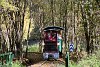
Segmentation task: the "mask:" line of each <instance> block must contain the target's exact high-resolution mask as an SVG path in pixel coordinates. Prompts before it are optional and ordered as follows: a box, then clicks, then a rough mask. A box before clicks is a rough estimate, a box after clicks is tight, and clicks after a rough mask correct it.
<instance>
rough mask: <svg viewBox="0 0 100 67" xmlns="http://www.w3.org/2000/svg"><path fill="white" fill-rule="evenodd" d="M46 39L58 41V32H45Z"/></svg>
mask: <svg viewBox="0 0 100 67" xmlns="http://www.w3.org/2000/svg"><path fill="white" fill-rule="evenodd" d="M44 38H45V41H57V34H56V32H52V31H50V32H45V34H44Z"/></svg>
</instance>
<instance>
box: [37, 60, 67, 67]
mask: <svg viewBox="0 0 100 67" xmlns="http://www.w3.org/2000/svg"><path fill="white" fill-rule="evenodd" d="M59 64H62V65H64V64H65V63H64V62H63V61H60V60H50V61H47V60H45V61H43V62H42V63H41V64H40V65H39V67H58V66H59Z"/></svg>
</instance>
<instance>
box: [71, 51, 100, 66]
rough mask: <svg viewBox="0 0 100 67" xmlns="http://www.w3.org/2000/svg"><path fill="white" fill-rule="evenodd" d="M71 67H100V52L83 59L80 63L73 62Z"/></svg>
mask: <svg viewBox="0 0 100 67" xmlns="http://www.w3.org/2000/svg"><path fill="white" fill-rule="evenodd" d="M70 67H100V51H97V52H96V53H94V54H92V55H90V56H88V57H87V58H85V59H81V60H80V61H78V63H75V62H73V61H71V62H70Z"/></svg>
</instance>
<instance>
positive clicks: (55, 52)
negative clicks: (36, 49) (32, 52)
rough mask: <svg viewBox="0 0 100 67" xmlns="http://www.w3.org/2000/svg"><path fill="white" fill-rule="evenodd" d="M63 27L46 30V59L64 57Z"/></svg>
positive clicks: (44, 53)
mask: <svg viewBox="0 0 100 67" xmlns="http://www.w3.org/2000/svg"><path fill="white" fill-rule="evenodd" d="M62 30H63V28H62V27H56V26H52V27H46V28H44V33H43V34H44V48H43V58H44V59H49V58H53V59H58V58H59V57H60V56H61V55H62Z"/></svg>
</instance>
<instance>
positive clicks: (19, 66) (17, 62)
mask: <svg viewBox="0 0 100 67" xmlns="http://www.w3.org/2000/svg"><path fill="white" fill-rule="evenodd" d="M12 67H25V66H23V65H22V64H21V62H20V61H18V60H17V61H15V62H14V63H13V64H12Z"/></svg>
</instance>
